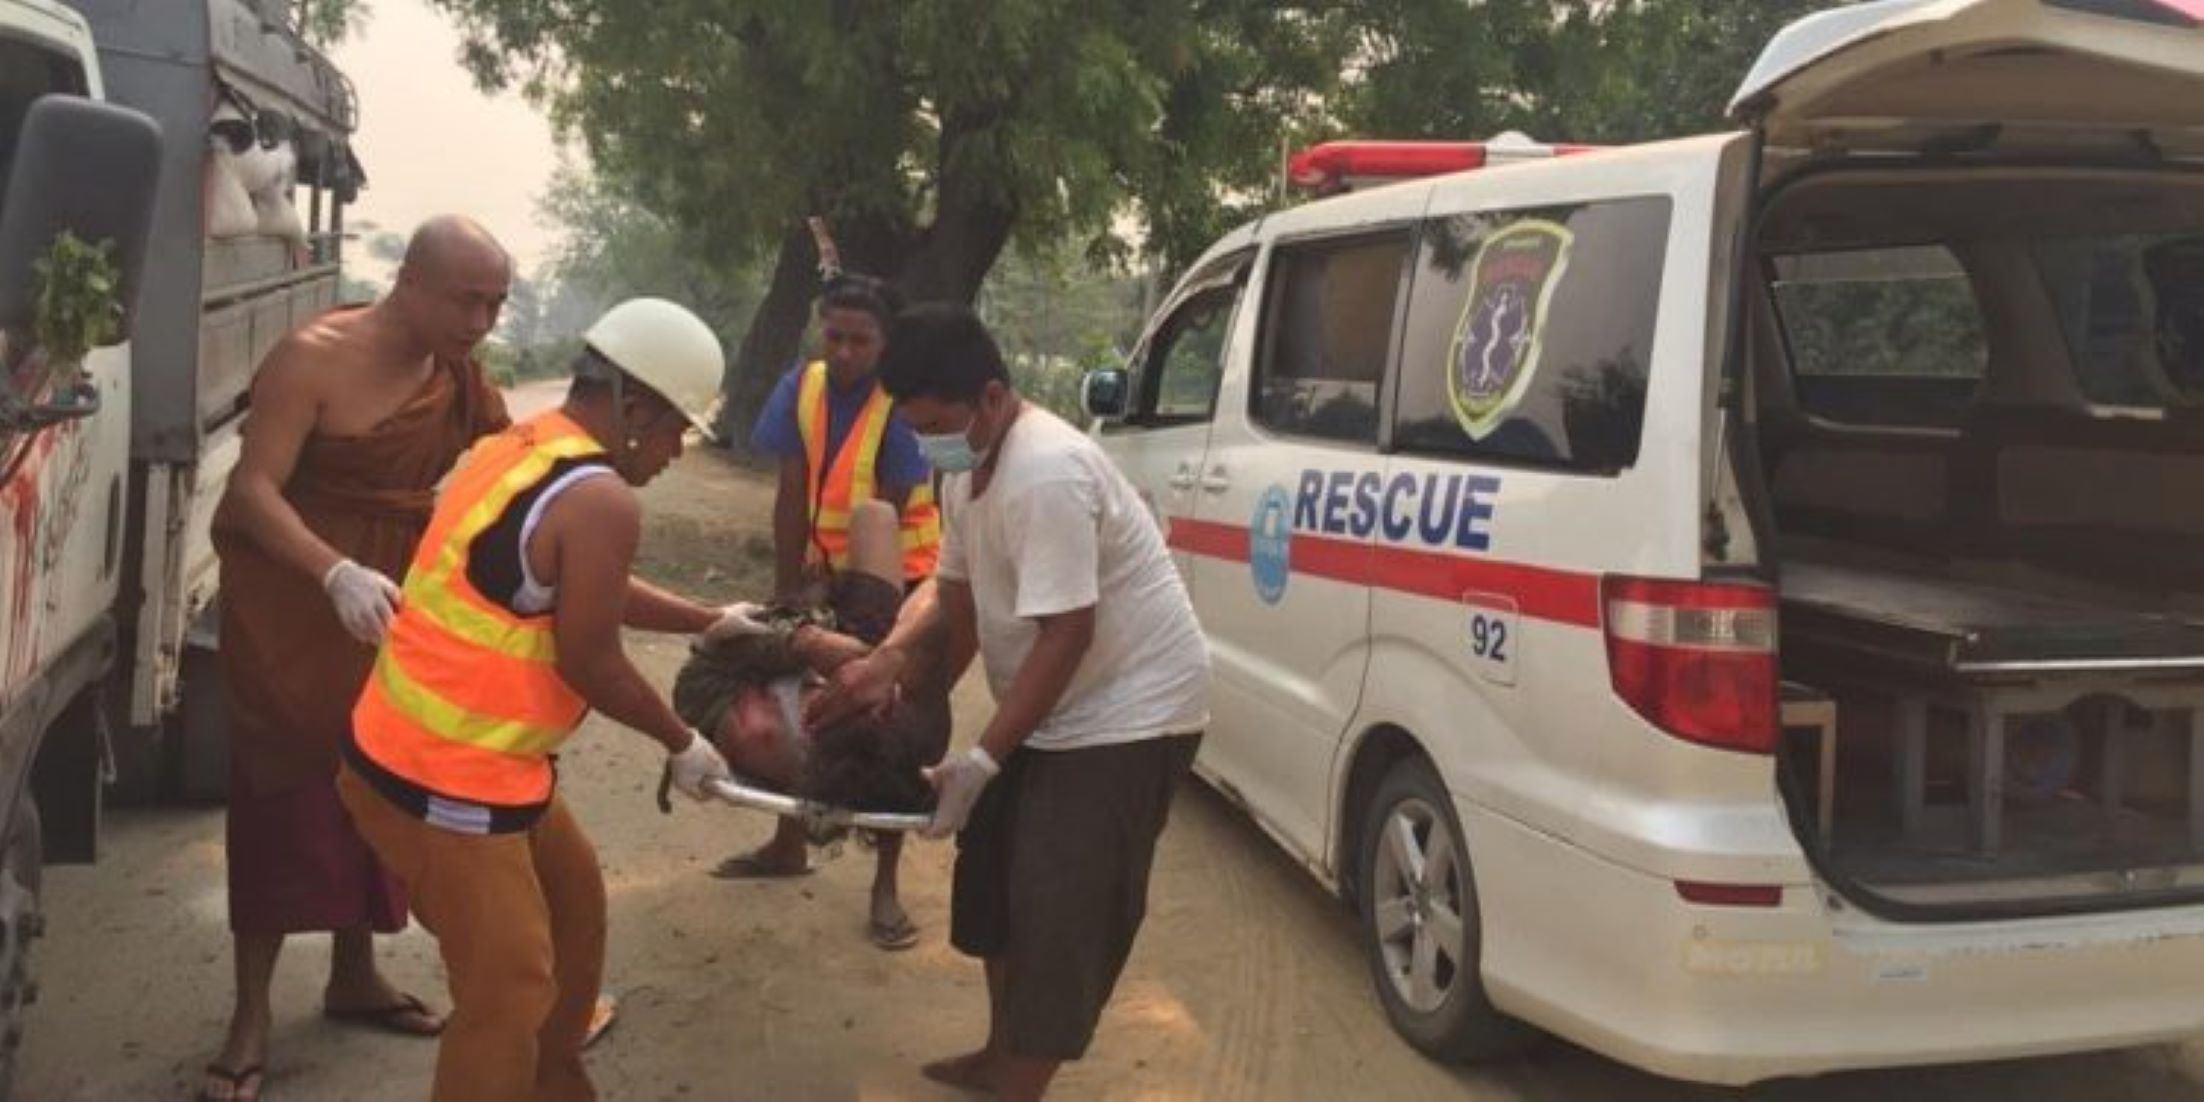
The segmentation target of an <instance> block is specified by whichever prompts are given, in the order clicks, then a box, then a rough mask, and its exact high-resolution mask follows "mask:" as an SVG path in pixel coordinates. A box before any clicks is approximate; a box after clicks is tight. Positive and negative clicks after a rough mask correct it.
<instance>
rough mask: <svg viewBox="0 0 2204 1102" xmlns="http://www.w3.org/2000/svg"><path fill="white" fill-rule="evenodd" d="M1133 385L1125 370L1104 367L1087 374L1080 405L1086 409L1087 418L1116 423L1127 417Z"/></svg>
mask: <svg viewBox="0 0 2204 1102" xmlns="http://www.w3.org/2000/svg"><path fill="white" fill-rule="evenodd" d="M1131 394H1132V385H1131V381H1130V379H1129V377H1128V376H1127V375H1126V374H1125V369H1124V368H1120V367H1104V368H1098V369H1096V370H1093V371H1089V372H1087V378H1086V381H1085V383H1084V384H1083V385H1082V386H1081V387H1080V389H1079V404H1080V405H1081V406H1083V407H1085V408H1086V411H1087V416H1089V417H1093V418H1097V419H1099V420H1103V421H1115V420H1118V419H1119V418H1122V417H1124V416H1125V412H1126V408H1127V407H1128V406H1129V405H1131V402H1130V400H1129V399H1130V397H1131Z"/></svg>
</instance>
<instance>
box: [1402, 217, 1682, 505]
mask: <svg viewBox="0 0 2204 1102" xmlns="http://www.w3.org/2000/svg"><path fill="white" fill-rule="evenodd" d="M1669 207H1670V204H1669V200H1668V199H1667V198H1665V197H1649V198H1632V199H1619V200H1612V201H1604V202H1597V203H1586V204H1581V205H1575V206H1567V207H1548V208H1541V209H1533V210H1516V211H1505V212H1479V213H1475V214H1461V215H1454V216H1451V217H1446V218H1438V219H1433V220H1432V221H1430V222H1427V223H1425V225H1424V233H1423V248H1422V253H1421V257H1420V259H1419V261H1418V263H1417V264H1416V273H1415V283H1414V285H1413V287H1412V288H1411V290H1410V298H1409V304H1408V332H1407V335H1406V336H1405V337H1404V339H1403V340H1402V346H1401V380H1400V409H1399V413H1398V415H1397V416H1398V420H1397V421H1396V422H1395V424H1394V428H1393V442H1394V445H1395V446H1396V447H1397V448H1399V449H1400V450H1402V451H1406V452H1413V453H1421V454H1427V455H1443V456H1465V457H1470V458H1476V459H1485V460H1494V461H1499V462H1505V463H1513V464H1521V465H1527V466H1535V467H1549V468H1554V469H1558V470H1567V471H1584V472H1601V473H1605V472H1614V471H1620V470H1623V469H1625V468H1627V467H1629V466H1631V465H1632V464H1634V463H1636V462H1637V459H1638V444H1639V440H1640V438H1641V437H1642V435H1643V432H1644V427H1645V388H1646V378H1647V375H1648V373H1649V371H1650V370H1651V365H1652V357H1653V332H1654V325H1655V321H1656V320H1657V317H1658V314H1659V311H1660V299H1661V269H1662V265H1663V262H1664V260H1665V259H1666V257H1667V254H1668V223H1669Z"/></svg>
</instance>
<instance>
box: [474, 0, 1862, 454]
mask: <svg viewBox="0 0 2204 1102" xmlns="http://www.w3.org/2000/svg"><path fill="white" fill-rule="evenodd" d="M435 2H436V3H437V5H438V6H439V7H441V8H443V9H444V10H446V11H448V12H450V13H452V14H454V15H455V16H457V18H458V20H459V23H460V26H461V28H462V30H463V32H464V34H465V37H466V47H465V54H466V60H467V61H468V63H469V65H470V67H471V68H472V69H473V71H474V72H475V74H476V75H477V77H478V78H479V79H480V80H481V81H482V82H483V83H485V84H486V85H490V86H510V87H518V88H520V89H522V90H523V91H525V92H526V93H528V94H529V95H530V96H532V97H533V98H534V99H535V100H536V101H537V102H539V103H542V104H544V105H546V106H547V107H548V108H549V109H550V110H551V112H552V113H553V116H554V118H555V119H556V120H557V122H558V123H559V124H560V125H561V126H562V128H563V129H564V130H565V131H566V132H568V133H570V134H573V135H575V136H578V137H579V138H580V139H581V140H582V141H583V142H584V143H585V144H586V146H587V148H588V151H589V154H590V157H591V160H592V163H593V164H594V165H595V166H596V170H597V173H598V178H599V180H600V181H602V183H601V184H600V185H599V186H598V187H597V188H596V194H597V195H598V196H599V197H601V198H607V199H612V200H616V201H617V202H618V203H619V204H624V205H625V206H627V207H629V208H632V209H633V210H635V211H647V212H649V216H650V217H652V218H655V219H657V221H656V223H655V227H654V228H655V230H663V231H665V232H666V233H667V234H668V238H667V239H666V240H664V241H663V242H662V243H663V244H664V245H665V247H666V254H667V255H671V256H674V257H678V258H680V262H681V263H684V264H694V265H697V266H699V267H701V268H703V269H705V270H708V271H710V272H714V273H752V274H755V275H756V276H758V277H759V280H760V285H761V286H762V294H761V296H760V297H758V298H757V299H755V300H753V301H754V302H755V306H754V308H753V307H752V306H751V305H750V304H749V303H748V302H744V303H738V304H737V305H738V306H739V307H740V312H731V313H718V312H716V310H717V307H708V308H709V309H713V310H715V313H713V315H712V316H713V318H714V321H715V323H717V324H720V325H722V326H723V327H724V328H725V329H726V330H727V331H728V332H730V334H732V333H733V332H736V331H739V332H740V333H741V336H742V339H741V341H740V342H739V352H738V353H737V355H736V362H735V365H734V369H733V370H732V371H731V372H730V375H729V380H728V397H729V401H728V403H727V407H726V413H725V414H724V415H723V416H725V417H726V418H727V419H728V422H729V424H730V425H739V424H740V423H741V422H742V421H744V420H746V419H747V418H748V417H749V416H750V415H751V414H752V413H753V412H754V410H755V409H756V408H757V406H758V405H759V404H760V403H761V402H762V400H763V397H764V395H765V393H766V391H767V389H768V388H769V387H770V386H771V384H772V381H773V379H774V378H775V377H776V376H777V375H778V373H779V372H780V371H781V370H782V369H783V368H784V367H785V365H786V364H787V363H788V362H790V361H791V360H792V359H793V358H794V357H795V356H796V355H797V353H798V351H799V344H800V341H801V338H802V334H803V331H804V328H805V325H806V323H807V322H808V320H809V317H810V301H811V298H812V295H813V293H814V292H815V290H816V288H817V282H816V281H817V270H816V269H817V257H816V256H815V254H814V252H813V248H812V244H811V240H810V237H809V235H808V234H807V233H806V231H805V229H804V226H803V219H804V218H805V217H806V216H808V215H814V214H816V215H821V216H823V217H825V218H826V219H827V221H828V222H829V224H830V225H831V227H832V229H833V232H834V234H835V237H836V239H837V240H838V242H839V244H840V248H841V252H842V258H843V261H844V263H845V265H846V266H847V267H849V268H851V269H853V270H858V271H865V272H870V273H872V274H876V275H882V276H886V277H889V278H891V279H894V280H896V281H897V282H898V283H899V284H900V285H901V286H902V287H903V289H904V290H905V292H906V293H907V294H908V295H909V296H910V297H912V298H914V299H928V298H950V299H961V300H970V299H972V298H973V297H974V296H975V295H977V294H978V293H979V292H980V291H981V288H982V287H983V285H984V283H985V281H986V278H987V276H988V273H989V272H990V271H991V270H992V269H993V268H994V266H995V263H996V260H997V258H998V257H999V256H1000V255H1001V254H1002V253H1003V251H1004V250H1005V248H1006V247H1009V246H1011V245H1012V244H1013V243H1016V244H1017V245H1018V246H1019V247H1020V248H1022V249H1024V250H1026V251H1029V252H1034V253H1036V254H1039V253H1048V252H1050V251H1052V250H1058V249H1060V248H1062V247H1063V245H1064V243H1066V242H1070V243H1072V247H1074V248H1077V249H1080V250H1083V251H1085V252H1086V253H1087V254H1089V255H1090V256H1091V257H1093V258H1095V259H1097V260H1098V261H1104V262H1110V263H1114V264H1117V265H1120V266H1124V265H1126V264H1127V262H1128V261H1129V260H1131V259H1132V258H1133V257H1134V255H1135V254H1139V253H1144V254H1146V256H1148V257H1152V258H1156V259H1158V260H1159V261H1160V262H1161V264H1162V266H1163V268H1164V270H1165V271H1172V270H1175V269H1176V268H1178V267H1179V266H1180V265H1183V264H1184V263H1185V262H1186V261H1188V260H1190V259H1191V258H1192V257H1193V255H1194V254H1195V253H1196V252H1197V251H1198V250H1199V249H1200V248H1201V247H1202V246H1203V245H1204V244H1205V243H1206V242H1208V241H1209V240H1211V239H1212V238H1213V237H1214V236H1215V235H1216V234H1217V233H1218V232H1220V231H1221V230H1222V229H1224V228H1225V227H1226V226H1228V225H1230V224H1232V223H1235V222H1238V221H1241V220H1244V219H1245V218H1247V217H1249V216H1251V215H1253V214H1254V213H1256V212H1259V211H1261V210H1263V209H1265V208H1267V207H1269V206H1271V205H1273V204H1274V203H1275V202H1276V201H1277V197H1276V192H1275V181H1276V179H1277V175H1278V170H1279V168H1280V156H1281V154H1282V152H1283V151H1284V149H1285V148H1286V147H1288V146H1292V145H1299V144H1303V143H1305V142H1306V141H1308V140H1311V139H1313V138H1317V137H1324V136H1340V135H1347V134H1355V135H1383V136H1392V137H1424V136H1429V137H1473V136H1485V135H1489V134H1492V133H1495V132H1497V131H1500V130H1503V129H1522V130H1527V131H1529V132H1531V133H1533V134H1535V135H1539V136H1542V137H1553V138H1570V139H1577V140H1587V141H1599V142H1625V141H1633V140H1640V139H1644V138H1650V137H1658V136H1665V135H1671V134H1678V133H1687V132H1694V131H1700V130H1705V129H1708V128H1710V127H1714V126H1718V125H1720V123H1721V116H1722V110H1723V107H1724V105H1725V104H1726V101H1727V99H1728V96H1729V93H1730V91H1731V89H1733V88H1734V87H1735V84H1736V82H1737V80H1738V79H1739V78H1740V77H1741V76H1742V75H1743V73H1744V71H1745V69H1746V68H1747V67H1748V65H1749V64H1750V62H1751V59H1752V57H1753V56H1754V54H1755V53H1756V52H1757V51H1758V50H1759V49H1760V48H1761V47H1762V46H1763V45H1764V44H1765V42H1766V40H1767V38H1768V36H1769V35H1770V34H1772V33H1773V32H1774V31H1775V30H1776V29H1777V28H1778V27H1780V26H1781V25H1782V24H1783V23H1785V22H1787V21H1788V20H1790V19H1792V18H1795V17H1796V16H1798V15H1800V14H1802V13H1804V12H1806V11H1809V10H1812V9H1816V8H1821V7H1826V6H1828V5H1829V4H1830V3H1832V2H1834V0H1306V2H1294V0H1185V2H1181V3H1152V2H1136V0H1085V2H1080V3H1073V2H1069V0H894V2H890V0H435ZM658 244H659V243H653V244H652V246H651V249H652V250H656V249H657V247H658ZM730 278H733V277H730ZM691 297H692V300H693V296H691ZM1052 304H1053V302H1052V300H1045V301H1043V302H1040V303H1037V304H1036V305H1038V306H1041V307H1047V306H1049V305H1052ZM744 313H747V314H749V315H750V316H749V319H748V320H749V324H747V326H744V325H743V321H744V319H743V317H742V314H744ZM994 316H995V317H996V318H997V320H998V322H999V323H1003V324H1013V323H1015V324H1030V322H1027V321H1020V320H1017V319H1014V318H1012V317H1011V316H1010V314H1009V312H1008V311H1004V310H1000V309H998V310H996V311H994ZM1018 317H1019V318H1022V315H1019V316H1018ZM1053 339H1054V338H1050V341H1051V342H1052V341H1053Z"/></svg>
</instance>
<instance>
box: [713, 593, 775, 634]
mask: <svg viewBox="0 0 2204 1102" xmlns="http://www.w3.org/2000/svg"><path fill="white" fill-rule="evenodd" d="M764 611H765V606H764V605H760V604H753V603H751V602H749V601H736V602H735V603H734V604H731V605H728V606H727V607H725V608H723V609H720V610H719V619H717V620H714V621H712V626H711V627H708V628H705V629H704V638H706V639H710V640H712V641H713V642H715V643H716V642H718V641H720V640H722V639H733V638H736V637H738V636H743V635H765V634H767V633H769V632H771V631H772V630H773V629H772V628H770V627H767V626H766V625H765V624H763V623H761V622H759V620H758V616H759V614H760V613H763V612H764Z"/></svg>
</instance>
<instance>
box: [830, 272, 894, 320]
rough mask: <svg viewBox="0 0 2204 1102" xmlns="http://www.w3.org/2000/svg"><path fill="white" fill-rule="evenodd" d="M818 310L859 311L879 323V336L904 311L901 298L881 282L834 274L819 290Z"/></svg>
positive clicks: (866, 276) (856, 276)
mask: <svg viewBox="0 0 2204 1102" xmlns="http://www.w3.org/2000/svg"><path fill="white" fill-rule="evenodd" d="M819 309H820V311H821V312H824V311H827V310H860V311H863V312H865V313H867V314H871V315H872V316H873V317H874V318H875V319H877V320H878V321H879V322H880V330H881V332H883V333H884V332H886V331H887V329H888V327H889V326H891V325H893V324H895V315H896V314H897V312H899V311H901V310H902V309H903V296H902V295H899V294H897V293H896V291H895V288H894V287H892V286H890V285H889V284H888V282H887V281H886V280H884V279H877V278H875V277H873V276H869V275H863V274H860V273H857V272H836V273H835V274H833V275H831V276H829V277H827V281H826V283H825V285H823V286H822V287H820V289H819Z"/></svg>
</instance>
